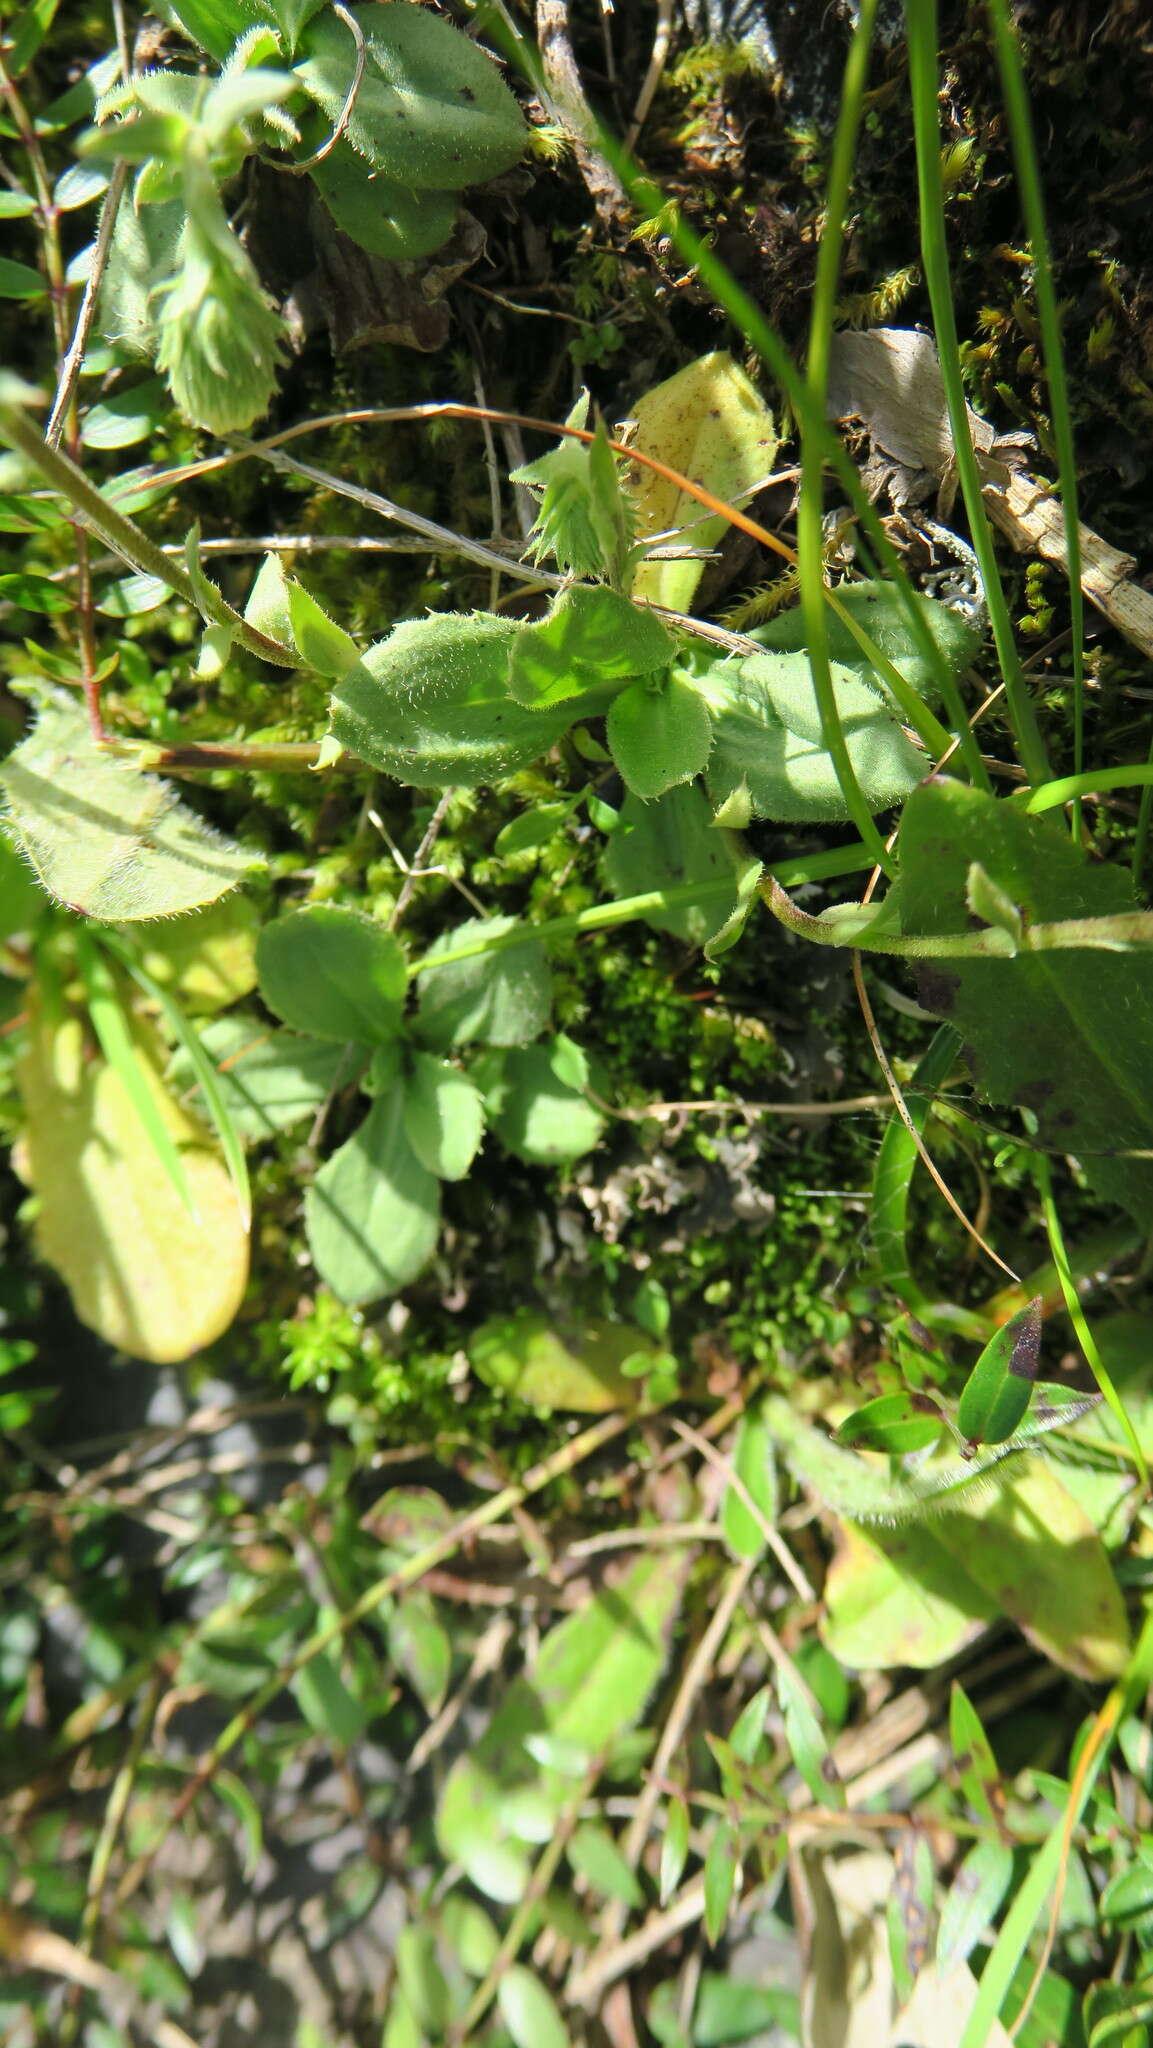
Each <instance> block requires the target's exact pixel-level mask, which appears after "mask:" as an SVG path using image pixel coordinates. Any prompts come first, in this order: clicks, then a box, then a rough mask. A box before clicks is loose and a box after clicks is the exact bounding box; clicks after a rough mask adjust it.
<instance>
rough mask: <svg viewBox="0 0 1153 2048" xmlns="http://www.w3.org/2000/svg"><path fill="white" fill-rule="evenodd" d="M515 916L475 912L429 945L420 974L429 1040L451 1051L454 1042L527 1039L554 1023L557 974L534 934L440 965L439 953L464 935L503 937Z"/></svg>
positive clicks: (422, 1028)
mask: <svg viewBox="0 0 1153 2048" xmlns="http://www.w3.org/2000/svg"><path fill="white" fill-rule="evenodd" d="M515 925H516V919H515V918H512V917H490V918H470V919H469V920H468V921H467V922H466V923H465V924H461V925H457V927H456V929H455V930H454V931H451V932H448V933H446V935H445V936H444V938H443V939H438V940H437V941H436V942H435V943H434V944H433V945H431V946H430V947H429V949H428V952H427V953H426V954H425V957H424V962H423V963H422V969H421V974H420V980H419V988H420V1006H419V1010H418V1012H417V1030H418V1032H419V1035H420V1037H421V1038H423V1040H424V1042H425V1044H426V1045H430V1046H432V1047H433V1048H434V1049H435V1050H436V1051H438V1052H447V1051H448V1050H449V1048H450V1047H451V1046H454V1045H470V1044H473V1043H475V1042H476V1041H477V1040H478V1039H479V1040H480V1042H481V1043H482V1044H484V1045H527V1044H528V1042H529V1040H530V1039H532V1038H536V1037H537V1036H538V1035H539V1034H540V1032H542V1031H543V1030H544V1029H545V1027H546V1026H547V1024H548V1020H549V1014H550V1011H551V1009H552V976H551V974H550V973H549V968H548V962H547V960H546V959H545V955H544V948H543V946H541V945H540V944H539V942H538V941H536V940H534V939H526V941H525V943H524V945H523V946H510V947H508V948H506V949H505V950H504V951H502V952H492V953H485V952H479V953H476V954H474V955H473V957H472V958H471V959H470V960H452V961H448V962H446V963H445V965H444V966H438V964H437V955H438V953H442V952H450V951H451V950H452V949H453V947H454V946H456V945H457V944H458V943H459V942H460V941H461V940H462V939H469V938H476V939H484V938H485V937H486V936H487V935H491V936H492V937H493V938H499V937H501V936H502V935H503V934H504V933H505V932H509V931H512V930H513V929H514V927H515Z"/></svg>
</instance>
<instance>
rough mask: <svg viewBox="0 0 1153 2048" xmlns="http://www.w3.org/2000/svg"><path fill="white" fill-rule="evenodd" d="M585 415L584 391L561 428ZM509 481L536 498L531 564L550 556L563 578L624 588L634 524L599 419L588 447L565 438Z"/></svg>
mask: <svg viewBox="0 0 1153 2048" xmlns="http://www.w3.org/2000/svg"><path fill="white" fill-rule="evenodd" d="M588 411H589V395H588V392H587V391H583V392H582V393H581V395H580V397H579V398H578V400H577V402H576V404H575V405H574V407H573V409H572V411H571V412H570V414H569V416H568V418H567V420H566V421H565V425H566V426H567V427H584V426H586V425H587V422H588ZM509 480H510V482H512V483H514V484H525V485H527V487H528V488H529V489H530V490H534V491H539V492H540V493H541V502H540V509H539V511H538V513H537V516H536V521H535V523H534V526H533V529H532V534H531V539H532V542H533V551H532V560H533V561H534V562H540V561H542V560H543V559H544V557H545V556H546V555H550V554H551V555H552V556H553V558H554V559H555V561H556V564H557V567H558V568H559V569H560V570H561V571H562V572H563V573H564V574H565V575H566V576H567V575H575V576H589V577H600V578H604V579H606V580H607V581H608V582H609V583H611V584H612V585H613V587H614V588H615V589H621V588H622V587H623V586H624V584H625V582H626V580H627V577H628V571H629V566H630V564H631V562H632V559H633V555H634V552H635V550H634V547H633V532H634V528H635V525H636V519H635V515H634V512H633V507H632V501H631V499H630V498H629V497H628V495H627V493H626V492H625V490H624V488H623V486H622V484H621V476H620V468H619V464H618V460H617V457H616V456H615V455H614V454H613V451H612V449H611V448H610V447H609V441H608V435H607V434H606V432H605V428H604V422H603V420H601V419H599V418H598V420H597V422H596V428H595V433H594V438H593V440H592V441H577V440H574V439H572V438H571V437H569V436H566V437H565V438H564V439H563V440H562V441H561V442H560V443H559V444H558V446H557V447H556V448H553V449H550V451H549V453H548V454H547V455H542V456H540V458H539V459H538V460H537V461H536V462H526V463H524V464H523V465H522V467H521V468H520V469H514V470H513V471H511V473H510V479H509Z"/></svg>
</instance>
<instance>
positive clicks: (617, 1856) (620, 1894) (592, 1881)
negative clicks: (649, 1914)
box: [565, 1821, 644, 1906]
mask: <svg viewBox="0 0 1153 2048" xmlns="http://www.w3.org/2000/svg"><path fill="white" fill-rule="evenodd" d="M565 1854H566V1855H567V1857H568V1860H569V1862H570V1863H571V1865H572V1867H573V1870H574V1871H575V1872H576V1874H577V1876H578V1877H583V1878H584V1880H585V1882H586V1884H588V1885H590V1886H591V1888H592V1890H593V1891H594V1892H599V1894H600V1896H601V1897H602V1898H604V1899H618V1900H619V1901H620V1903H621V1905H622V1906H639V1905H642V1904H643V1902H644V1893H643V1892H642V1890H641V1887H640V1884H639V1882H638V1879H637V1874H636V1872H635V1870H633V1868H632V1867H631V1865H630V1864H628V1863H626V1861H625V1859H624V1857H623V1856H622V1855H621V1852H620V1850H619V1849H618V1847H617V1844H616V1842H615V1840H614V1838H613V1836H612V1835H611V1834H610V1833H609V1831H608V1829H607V1828H604V1827H597V1826H595V1825H594V1823H593V1822H592V1821H584V1822H582V1824H581V1825H580V1827H578V1828H574V1829H573V1832H572V1834H571V1835H570V1837H569V1840H568V1845H567V1847H566V1850H565Z"/></svg>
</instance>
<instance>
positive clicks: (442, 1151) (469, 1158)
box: [404, 1052, 484, 1180]
mask: <svg viewBox="0 0 1153 2048" xmlns="http://www.w3.org/2000/svg"><path fill="white" fill-rule="evenodd" d="M404 1128H405V1130H406V1131H407V1133H408V1141H409V1144H410V1145H411V1146H412V1149H413V1151H414V1152H415V1153H416V1156H417V1158H418V1159H419V1160H420V1163H421V1165H422V1166H426V1167H427V1168H428V1171H429V1172H430V1173H435V1174H436V1176H437V1178H438V1179H439V1180H463V1179H464V1177H465V1174H466V1173H467V1172H468V1170H469V1167H470V1166H471V1165H472V1162H473V1160H474V1158H475V1157H476V1154H477V1151H478V1149H479V1147H480V1141H481V1139H482V1138H483V1136H484V1102H483V1099H482V1097H481V1095H480V1092H479V1090H478V1089H477V1088H476V1087H475V1085H474V1084H473V1082H472V1081H470V1080H469V1078H468V1076H467V1074H462V1073H461V1072H460V1070H459V1068H457V1067H452V1066H450V1065H449V1064H448V1061H447V1060H438V1059H434V1058H433V1057H432V1055H431V1053H427V1052H418V1053H415V1054H414V1055H413V1059H412V1064H411V1067H410V1070H409V1074H408V1077H407V1079H406V1082H405V1088H404Z"/></svg>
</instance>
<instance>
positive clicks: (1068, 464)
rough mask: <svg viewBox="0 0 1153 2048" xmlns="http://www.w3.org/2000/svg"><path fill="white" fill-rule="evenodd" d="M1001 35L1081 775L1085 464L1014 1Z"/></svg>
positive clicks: (999, 9)
mask: <svg viewBox="0 0 1153 2048" xmlns="http://www.w3.org/2000/svg"><path fill="white" fill-rule="evenodd" d="M988 5H989V19H990V23H991V25H992V30H993V47H994V49H995V51H996V53H997V69H998V71H999V73H1000V76H1001V91H1002V93H1003V95H1004V100H1005V112H1006V114H1007V116H1008V121H1009V137H1010V140H1011V142H1012V145H1013V164H1014V168H1015V169H1016V173H1017V190H1018V193H1019V194H1020V199H1021V210H1022V212H1023V214H1024V216H1025V225H1026V228H1027V229H1028V233H1029V242H1030V246H1031V248H1032V252H1033V293H1034V297H1035V298H1036V301H1037V318H1038V321H1039V323H1040V328H1041V343H1042V347H1043V349H1044V356H1045V374H1046V376H1047V378H1048V382H1049V417H1050V424H1051V426H1052V428H1053V439H1054V441H1055V442H1056V447H1057V474H1058V478H1059V482H1060V498H1061V516H1062V519H1063V521H1064V526H1065V551H1066V557H1067V565H1068V572H1069V618H1070V624H1071V627H1072V633H1073V767H1074V772H1075V773H1076V774H1078V775H1079V774H1080V772H1081V769H1082V768H1083V766H1084V761H1085V595H1084V592H1083V590H1082V588H1081V529H1080V525H1079V523H1078V517H1079V515H1078V505H1077V458H1076V454H1075V452H1074V448H1073V419H1072V414H1071V411H1070V407H1069V388H1068V384H1067V381H1066V377H1065V357H1064V352H1063V350H1062V347H1061V316H1060V314H1059V312H1058V310H1057V293H1056V290H1055V289H1054V285H1053V263H1052V257H1051V254H1050V250H1049V235H1048V230H1047V228H1046V225H1045V201H1044V197H1043V195H1042V191H1041V177H1040V172H1039V170H1038V166H1037V144H1036V141H1035V138H1034V135H1033V122H1032V117H1031V115H1030V111H1029V99H1028V94H1027V92H1026V90H1025V76H1024V71H1023V68H1022V65H1021V51H1020V46H1019V44H1018V40H1017V32H1016V30H1015V28H1014V26H1013V23H1012V21H1011V20H1010V17H1009V9H1008V6H1007V5H1006V0H988ZM1072 802H1073V817H1072V820H1071V825H1072V833H1073V838H1074V840H1075V841H1077V842H1078V843H1079V842H1080V838H1081V799H1080V795H1079V794H1078V795H1075V796H1074V797H1073V799H1072Z"/></svg>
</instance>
